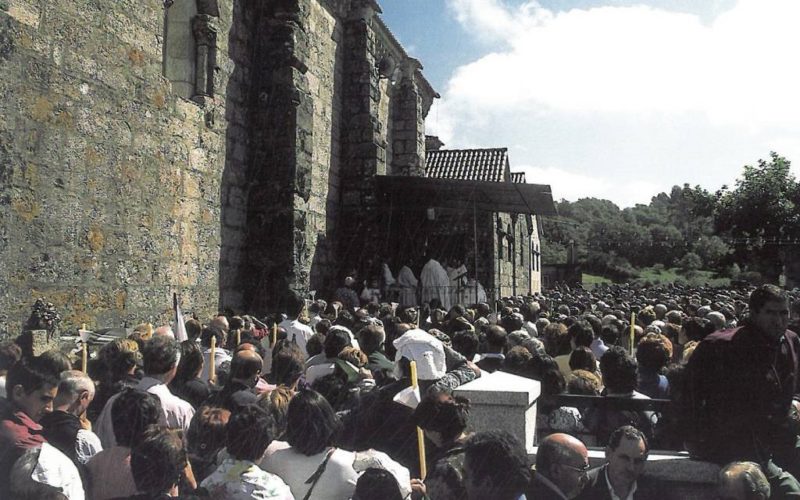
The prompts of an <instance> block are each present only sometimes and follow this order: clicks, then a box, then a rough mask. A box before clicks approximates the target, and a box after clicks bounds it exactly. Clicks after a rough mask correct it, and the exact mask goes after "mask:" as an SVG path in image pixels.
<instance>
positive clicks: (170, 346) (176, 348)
mask: <svg viewBox="0 0 800 500" xmlns="http://www.w3.org/2000/svg"><path fill="white" fill-rule="evenodd" d="M180 349H181V348H180V344H178V343H177V342H176V341H175V339H173V338H170V337H165V336H160V337H153V338H151V339H150V340H149V341H148V342H147V344H145V346H144V352H143V353H142V358H143V359H144V373H145V374H146V375H149V376H151V377H155V378H158V379H160V380H162V381H163V382H164V383H165V384H168V383H169V382H170V381H171V380H172V379H173V378H174V377H175V373H176V372H177V371H178V360H179V358H180V352H181V350H180Z"/></svg>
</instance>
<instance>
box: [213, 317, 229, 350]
mask: <svg viewBox="0 0 800 500" xmlns="http://www.w3.org/2000/svg"><path fill="white" fill-rule="evenodd" d="M208 326H210V327H213V328H217V329H219V330H221V331H223V332H225V333H228V331H229V330H230V323H228V317H227V316H225V315H224V314H219V315H217V316H214V319H212V320H211V322H209V324H208ZM217 340H219V339H217ZM217 345H219V344H217Z"/></svg>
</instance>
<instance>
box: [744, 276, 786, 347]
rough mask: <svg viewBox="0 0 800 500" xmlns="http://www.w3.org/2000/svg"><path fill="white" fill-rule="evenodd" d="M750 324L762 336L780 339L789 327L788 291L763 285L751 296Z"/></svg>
mask: <svg viewBox="0 0 800 500" xmlns="http://www.w3.org/2000/svg"><path fill="white" fill-rule="evenodd" d="M750 323H751V324H752V325H753V326H754V327H755V328H757V329H758V330H759V331H760V332H761V333H762V334H764V335H767V336H769V337H770V338H773V339H778V338H780V337H781V335H783V333H784V332H785V331H786V328H787V327H788V326H789V300H788V295H787V294H786V291H785V290H783V289H782V288H780V287H777V286H775V285H761V286H760V287H758V288H756V289H755V290H753V293H751V294H750Z"/></svg>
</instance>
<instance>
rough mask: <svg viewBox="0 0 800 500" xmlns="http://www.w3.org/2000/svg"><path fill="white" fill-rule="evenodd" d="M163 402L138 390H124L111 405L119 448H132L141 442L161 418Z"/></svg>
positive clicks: (112, 421) (112, 422) (112, 419)
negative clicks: (149, 429) (145, 433)
mask: <svg viewBox="0 0 800 500" xmlns="http://www.w3.org/2000/svg"><path fill="white" fill-rule="evenodd" d="M161 414H162V412H161V401H160V400H159V399H158V397H157V396H155V395H153V394H150V393H149V392H145V391H140V390H138V389H131V388H127V389H124V390H123V391H122V392H121V393H120V395H119V397H117V399H116V400H115V401H114V402H113V403H112V405H111V424H112V426H113V427H114V438H115V439H116V441H117V445H119V446H127V447H129V448H130V447H131V446H132V445H133V444H134V443H138V442H139V441H141V439H142V437H143V436H144V432H145V430H147V428H148V427H150V426H151V425H157V424H158V423H159V419H160V418H161Z"/></svg>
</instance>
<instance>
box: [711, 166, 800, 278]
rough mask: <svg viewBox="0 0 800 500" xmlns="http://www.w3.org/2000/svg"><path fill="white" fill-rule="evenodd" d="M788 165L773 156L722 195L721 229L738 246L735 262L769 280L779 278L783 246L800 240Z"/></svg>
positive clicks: (799, 197) (799, 193)
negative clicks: (746, 265)
mask: <svg viewBox="0 0 800 500" xmlns="http://www.w3.org/2000/svg"><path fill="white" fill-rule="evenodd" d="M790 166H791V164H790V162H789V160H787V159H786V158H784V157H782V156H780V155H778V154H777V153H775V152H772V153H770V159H769V161H766V160H758V164H757V165H756V166H751V165H746V166H745V167H744V171H743V172H742V176H741V177H740V178H739V179H738V180H737V181H736V187H735V189H733V190H728V189H725V188H723V189H722V190H720V192H719V193H718V198H719V202H718V203H717V209H716V218H715V223H716V227H717V230H718V231H719V232H721V233H725V234H727V235H729V236H730V238H732V239H733V241H734V242H735V253H734V260H735V261H737V262H750V263H751V264H752V265H753V266H754V267H755V268H757V270H759V271H761V273H762V274H763V275H764V276H765V278H767V279H768V280H771V281H774V280H776V279H777V277H778V275H779V274H780V264H781V258H780V257H781V256H780V246H779V243H780V242H782V241H785V240H790V239H791V240H794V239H796V238H798V236H800V224H798V222H800V214H799V213H798V201H800V190H798V184H797V181H796V180H795V177H794V175H792V173H791V171H790Z"/></svg>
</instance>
